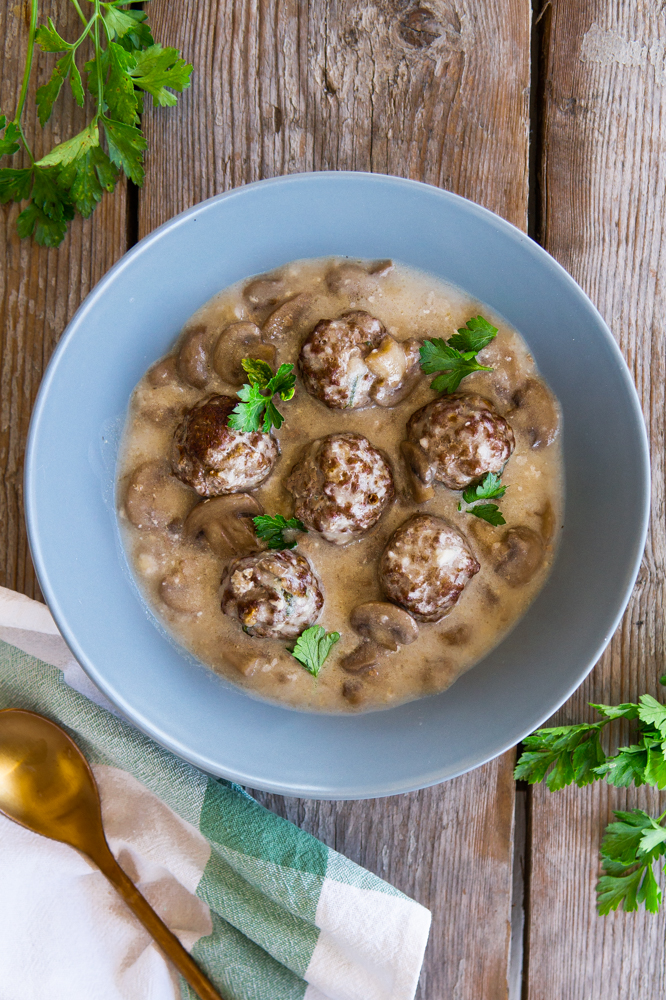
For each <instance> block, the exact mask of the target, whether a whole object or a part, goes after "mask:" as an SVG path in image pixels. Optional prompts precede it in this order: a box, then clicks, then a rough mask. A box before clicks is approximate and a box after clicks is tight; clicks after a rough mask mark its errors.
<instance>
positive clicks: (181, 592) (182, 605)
mask: <svg viewBox="0 0 666 1000" xmlns="http://www.w3.org/2000/svg"><path fill="white" fill-rule="evenodd" d="M160 597H161V598H162V600H163V601H164V603H165V604H167V605H168V606H169V607H170V608H172V609H173V611H179V612H180V613H181V614H195V613H196V612H197V611H200V610H201V607H202V605H203V603H204V601H205V594H204V587H203V584H202V581H201V571H200V568H199V567H198V566H197V565H196V563H194V564H193V563H192V562H190V561H189V560H187V559H181V560H180V561H179V562H178V563H177V565H176V566H174V568H173V569H172V570H171V571H170V572H169V573H167V575H166V576H165V577H164V579H163V580H161V582H160Z"/></svg>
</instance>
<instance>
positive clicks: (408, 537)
mask: <svg viewBox="0 0 666 1000" xmlns="http://www.w3.org/2000/svg"><path fill="white" fill-rule="evenodd" d="M480 569H481V567H480V566H479V564H478V562H477V561H476V559H475V558H474V555H473V554H472V551H471V550H470V548H469V546H468V544H467V540H466V539H465V536H464V535H463V534H461V532H460V531H458V530H457V529H456V528H454V527H453V526H452V525H451V524H449V522H448V521H445V520H444V518H442V517H434V516H433V515H432V514H415V515H414V516H413V517H411V518H410V519H409V520H408V521H405V523H404V524H402V525H401V526H400V527H399V528H398V529H397V530H396V531H395V532H394V533H393V535H392V536H391V538H389V540H388V542H387V545H386V548H385V549H384V552H383V553H382V557H381V560H380V563H379V580H380V583H381V586H382V588H383V590H384V593H385V594H386V596H387V597H388V598H389V600H391V601H393V602H394V603H395V604H400V605H401V606H402V607H403V608H405V609H406V610H407V611H409V612H410V613H411V614H412V615H413V616H414V617H415V618H417V619H418V620H419V621H422V622H437V621H439V620H440V618H443V617H444V615H446V614H447V613H448V612H449V611H450V610H451V608H452V607H453V606H454V605H455V604H456V603H457V601H458V598H459V597H460V595H461V594H462V592H463V590H464V589H465V587H466V586H467V584H468V583H469V581H470V580H471V579H472V577H473V576H474V575H475V573H478V572H479V570H480Z"/></svg>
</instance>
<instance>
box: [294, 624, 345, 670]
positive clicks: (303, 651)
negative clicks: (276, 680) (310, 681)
mask: <svg viewBox="0 0 666 1000" xmlns="http://www.w3.org/2000/svg"><path fill="white" fill-rule="evenodd" d="M339 638H340V633H339V632H327V631H326V630H325V629H324V628H322V626H321V625H312V626H311V628H306V630H305V632H302V633H301V635H300V636H299V637H298V639H297V640H296V645H295V646H294V648H293V650H292V652H291V655H292V656H293V657H295V658H296V659H297V660H298V662H299V663H301V664H302V665H303V666H304V667H305V669H306V670H307V671H308V672H309V673H311V674H312V676H313V677H317V676H318V675H319V671H320V670H321V668H322V666H323V664H324V660H325V659H326V657H327V656H328V654H329V653H330V652H331V649H332V648H333V646H334V645H335V643H336V642H337V641H338V640H339Z"/></svg>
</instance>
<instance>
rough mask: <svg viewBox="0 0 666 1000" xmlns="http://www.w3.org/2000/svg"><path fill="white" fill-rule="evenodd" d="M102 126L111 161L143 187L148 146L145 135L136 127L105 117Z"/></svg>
mask: <svg viewBox="0 0 666 1000" xmlns="http://www.w3.org/2000/svg"><path fill="white" fill-rule="evenodd" d="M102 124H103V126H104V132H105V134H106V141H107V143H108V146H109V159H110V160H111V162H112V163H115V165H116V166H117V167H121V168H122V169H123V170H124V171H125V173H126V174H127V176H128V177H129V179H130V180H131V181H134V183H135V184H137V185H138V186H139V187H141V185H142V184H143V177H144V174H143V151H144V149H145V148H146V146H147V142H146V140H145V138H144V136H143V134H142V133H141V131H140V130H139V129H138V128H135V126H134V125H127V124H125V123H124V122H115V121H112V120H111V119H109V118H104V117H103V118H102Z"/></svg>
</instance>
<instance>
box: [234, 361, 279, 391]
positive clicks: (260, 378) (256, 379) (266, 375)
mask: <svg viewBox="0 0 666 1000" xmlns="http://www.w3.org/2000/svg"><path fill="white" fill-rule="evenodd" d="M241 364H242V366H243V371H245V372H247V376H248V379H249V382H250V385H256V386H259V388H260V389H265V388H266V387H267V386H268V383H269V382H270V380H271V379H272V378H273V369H272V368H271V366H270V365H269V364H268V362H267V361H262V360H261V359H260V358H243V360H242V362H241Z"/></svg>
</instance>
